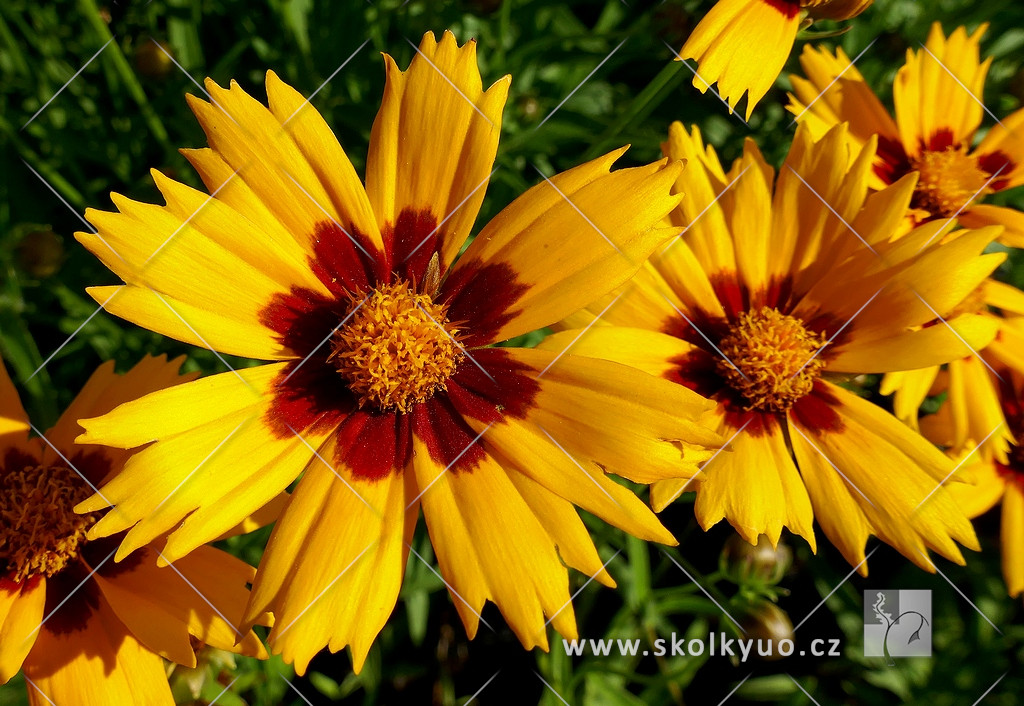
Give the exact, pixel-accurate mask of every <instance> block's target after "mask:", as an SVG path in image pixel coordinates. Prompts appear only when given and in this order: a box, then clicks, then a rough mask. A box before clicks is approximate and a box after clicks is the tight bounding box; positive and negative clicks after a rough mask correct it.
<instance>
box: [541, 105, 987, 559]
mask: <svg viewBox="0 0 1024 706" xmlns="http://www.w3.org/2000/svg"><path fill="white" fill-rule="evenodd" d="M663 148H664V151H665V154H666V155H668V156H670V157H671V158H673V159H676V158H683V159H686V161H687V166H686V169H685V170H684V171H683V173H682V175H681V176H680V181H679V188H680V190H682V191H684V193H686V194H687V198H686V199H684V200H683V202H682V204H681V205H680V207H679V208H678V209H676V210H675V211H673V214H672V216H671V219H672V221H673V222H674V223H676V225H677V226H678V227H679V229H680V231H681V235H680V237H679V238H678V240H676V241H674V242H673V244H671V245H670V246H668V247H666V248H665V249H664V250H663V251H662V252H660V253H659V254H657V255H656V256H654V257H653V258H652V259H651V261H650V264H649V265H647V266H646V267H645V268H644V269H642V270H641V271H640V273H639V274H638V275H637V277H636V279H635V281H634V282H633V283H631V284H629V285H627V286H625V287H623V288H621V290H620V291H619V292H618V293H617V294H616V295H615V296H617V297H618V298H617V299H615V301H614V302H613V303H611V305H610V307H609V309H608V311H607V312H606V313H605V314H604V315H603V316H602V317H601V319H600V321H599V322H597V323H595V324H593V325H592V327H591V328H590V329H589V330H588V331H587V332H586V333H581V332H579V331H575V330H568V331H564V332H562V333H559V334H557V335H555V336H552V337H551V338H549V339H548V340H547V341H545V342H544V343H543V344H542V345H543V346H545V347H547V346H550V347H552V348H554V349H557V347H558V346H559V345H564V342H565V341H566V340H573V339H574V337H576V336H579V341H578V342H577V343H576V344H575V346H576V347H575V350H577V351H578V352H579V353H580V354H583V355H595V356H600V357H604V358H607V359H611V360H615V361H618V362H622V363H626V364H629V365H634V366H636V367H639V368H641V369H643V370H646V371H648V372H650V373H653V374H657V375H661V376H663V377H665V378H667V379H669V380H674V381H675V382H676V383H678V384H679V385H680V386H683V387H687V388H690V389H693V390H696V391H697V392H700V393H701V394H703V395H705V396H707V397H709V398H711V399H713V400H714V401H715V402H716V404H717V409H716V411H715V418H716V420H717V424H718V427H717V428H718V430H719V431H720V432H721V433H722V435H723V436H724V437H726V438H727V439H729V442H728V444H727V447H726V448H727V450H726V451H723V453H721V454H719V455H718V456H716V457H715V459H714V460H713V461H711V462H709V463H708V464H707V465H706V466H703V467H702V469H701V471H700V472H699V473H697V474H694V476H692V477H691V478H690V479H679V480H664V481H659V482H658V483H656V484H655V485H654V488H653V490H652V500H653V502H654V504H655V507H656V509H660V508H663V507H665V506H666V505H667V504H668V503H669V502H671V501H672V500H673V499H674V498H675V497H676V496H678V495H679V494H680V493H681V492H683V491H684V490H692V491H696V494H697V498H696V506H695V511H696V515H697V520H698V521H699V522H700V524H701V525H702V526H703V527H704V528H708V527H710V526H711V525H713V524H715V523H717V522H718V521H720V520H722V519H726V520H728V521H729V522H730V523H731V524H732V525H733V527H735V528H736V530H737V532H739V533H740V534H741V535H742V536H743V537H744V538H745V539H747V540H748V541H749V542H751V543H756V542H757V541H758V538H759V536H760V535H767V537H768V539H769V540H770V541H771V542H772V543H773V544H774V543H776V542H777V541H778V540H779V537H780V534H781V532H782V528H783V527H788V528H789V529H790V530H791V531H793V532H794V533H797V534H800V535H802V536H803V537H805V538H806V539H807V540H808V542H810V543H811V546H812V547H813V546H814V545H815V539H814V532H813V529H812V523H813V520H814V519H815V518H816V519H817V520H818V522H819V524H820V525H821V527H822V529H823V530H824V532H825V534H826V535H827V536H828V538H829V539H830V540H831V541H832V543H833V544H835V545H836V546H837V547H838V548H839V550H840V551H841V552H842V553H843V555H844V556H845V557H846V559H847V560H848V561H849V562H850V563H851V564H853V565H855V566H857V567H858V568H859V569H860V570H861V571H862V572H866V565H865V553H864V546H865V543H866V541H867V539H868V537H869V535H872V534H873V535H877V536H878V537H879V538H881V539H883V540H884V541H886V542H888V543H889V544H891V545H893V546H894V547H895V548H896V549H898V550H899V551H900V552H902V553H903V554H904V555H906V556H907V557H908V558H910V559H911V560H912V561H914V562H916V563H917V564H919V565H920V566H922V567H925V568H930V567H931V563H930V560H929V559H928V557H927V556H926V552H927V551H928V550H929V549H932V550H935V551H937V552H938V553H940V554H942V555H944V556H946V557H949V558H951V559H953V560H956V561H961V562H962V561H963V559H962V557H961V554H960V551H959V549H958V548H957V546H956V544H955V542H960V543H962V544H965V545H966V546H968V547H971V548H975V549H976V548H977V541H976V539H975V537H974V533H973V530H972V529H971V526H970V523H969V522H968V520H967V518H966V517H965V516H964V514H963V513H962V511H960V510H959V509H958V508H957V507H956V505H955V503H953V502H952V501H951V500H950V498H949V497H948V495H947V494H945V493H944V492H942V491H941V490H940V491H937V492H935V493H934V495H933V497H931V499H930V500H929V502H928V503H927V504H925V505H923V506H921V507H920V509H918V507H917V506H918V503H920V502H921V501H922V500H923V499H924V498H925V497H926V496H928V495H929V493H931V492H932V491H933V490H934V489H935V488H936V486H938V485H939V483H940V482H941V481H942V479H943V478H944V477H945V476H946V475H947V474H948V473H949V471H950V470H951V467H952V462H951V461H950V459H949V458H947V457H946V456H944V455H943V454H942V453H941V452H940V451H939V450H938V449H936V448H935V447H934V446H933V445H932V444H931V443H929V442H928V441H926V440H925V439H924V438H922V437H921V436H920V435H919V434H917V433H915V432H913V431H912V430H910V429H908V428H906V427H904V426H903V425H900V424H898V423H897V420H896V419H894V418H893V417H892V416H891V415H890V414H888V413H887V412H885V411H883V410H882V409H880V408H878V407H876V406H875V405H874V404H872V403H870V402H869V401H867V400H866V399H864V398H862V397H860V396H859V395H857V394H856V393H855V392H853V391H851V390H850V389H848V388H847V387H845V386H843V384H842V383H845V382H847V381H848V380H849V379H850V378H852V377H854V376H856V375H858V374H861V373H881V372H888V371H896V370H912V369H916V368H920V367H924V366H928V365H938V364H940V363H943V362H946V361H949V360H953V359H956V358H961V357H964V356H967V355H971V349H972V348H974V349H975V350H976V349H977V347H978V346H983V345H985V344H987V343H988V342H990V341H991V340H992V338H993V336H994V335H995V331H996V325H995V324H994V322H992V321H991V320H990V319H988V318H987V317H984V316H978V315H976V314H974V313H973V312H965V313H958V312H956V311H955V308H956V307H957V305H958V304H959V303H960V302H961V301H962V300H963V299H964V298H965V297H966V296H967V295H968V294H969V293H970V292H971V291H973V290H974V288H976V287H977V286H978V285H979V284H980V283H981V281H982V280H983V279H984V278H985V277H986V276H987V275H988V274H989V273H990V272H991V271H992V270H993V268H995V267H996V266H997V265H998V263H999V262H1000V261H1001V260H1002V259H1003V256H1002V255H998V254H990V255H983V254H981V251H982V249H983V248H984V247H985V245H986V244H987V243H988V242H989V241H991V240H992V239H993V238H994V237H995V236H996V233H997V229H995V228H988V229H983V230H978V231H958V232H957V233H956V234H953V235H944V232H945V231H943V230H942V229H941V228H940V227H939V224H931V225H929V226H926V227H922V228H919V229H917V230H914V231H912V232H911V233H909V234H907V235H905V236H903V237H902V238H895V237H893V234H894V232H895V231H896V230H897V228H896V226H897V225H898V224H899V223H900V219H901V218H902V217H903V213H904V212H905V209H906V206H907V203H908V202H909V200H910V198H911V195H912V193H913V190H914V186H915V180H914V177H913V176H908V177H905V178H904V179H902V180H900V181H899V182H898V183H897V184H895V185H893V186H891V187H888V188H886V189H884V190H883V191H880V192H878V193H876V194H873V195H870V196H869V195H868V190H867V181H868V179H869V175H870V171H871V165H872V161H873V158H874V142H873V141H871V142H869V143H868V144H866V145H865V146H864V147H862V148H860V149H857V150H851V149H850V148H849V143H848V138H847V135H846V129H845V127H844V126H838V127H836V128H833V129H832V130H830V131H829V132H828V133H826V134H825V135H824V136H823V137H822V138H821V140H820V141H817V142H816V141H815V140H814V139H813V138H812V137H811V134H810V131H809V130H808V129H807V128H806V127H800V128H799V129H798V130H797V134H796V136H795V138H794V142H793V145H792V148H791V149H790V152H789V155H788V157H787V159H786V161H785V164H784V165H783V167H782V169H781V170H780V171H779V174H778V176H777V177H776V175H775V173H774V170H773V169H772V168H771V167H770V166H769V165H768V164H766V163H765V161H764V159H763V158H762V156H761V154H760V152H759V151H758V149H757V147H756V146H755V145H754V144H753V143H752V142H750V141H748V142H747V145H746V149H745V150H744V154H743V157H742V158H740V159H738V160H736V162H735V163H734V164H733V165H732V168H731V169H729V170H728V171H726V170H725V169H724V168H723V166H722V165H721V163H720V162H719V160H718V157H717V155H716V154H715V152H714V151H713V150H712V149H711V148H709V147H705V146H704V144H703V143H702V140H701V137H700V133H699V132H698V131H697V129H696V128H694V129H693V131H692V133H687V132H686V130H685V129H684V128H683V126H682V125H681V124H679V123H676V124H674V125H673V126H672V127H671V129H670V132H669V140H668V142H667V143H665V144H664V145H663ZM607 305H608V302H598V303H595V304H594V305H592V306H591V307H590V310H591V311H592V312H596V311H601V310H602V309H603V308H604V307H605V306H607ZM599 307H600V308H599ZM937 316H943V317H946V319H947V320H948V324H949V325H948V326H947V325H946V324H945V323H943V322H941V321H940V322H936V318H937ZM592 322H593V314H590V315H589V317H588V315H583V314H579V315H575V316H573V317H570V319H569V320H568V321H567V322H566V325H570V326H572V325H582V324H590V323H592ZM936 324H937V325H936ZM626 327H632V328H626Z"/></svg>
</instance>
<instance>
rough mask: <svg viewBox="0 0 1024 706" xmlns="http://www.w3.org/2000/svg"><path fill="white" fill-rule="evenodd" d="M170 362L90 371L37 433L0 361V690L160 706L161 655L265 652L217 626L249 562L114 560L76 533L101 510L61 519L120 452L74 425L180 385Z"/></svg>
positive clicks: (241, 586) (230, 609)
mask: <svg viewBox="0 0 1024 706" xmlns="http://www.w3.org/2000/svg"><path fill="white" fill-rule="evenodd" d="M180 363H181V361H180V360H178V361H172V362H167V361H166V360H165V359H164V358H146V359H144V360H143V361H142V362H140V363H139V364H138V365H136V366H135V367H134V368H132V370H131V371H129V372H128V373H126V374H125V375H123V376H120V375H115V374H114V372H113V367H114V366H113V363H108V364H106V365H104V366H102V367H101V368H100V369H98V370H97V371H96V372H95V373H94V374H93V375H92V377H90V378H89V381H88V382H87V383H86V385H85V387H84V388H83V389H82V391H81V393H80V394H79V395H78V397H77V398H76V399H75V401H74V402H73V403H72V404H71V406H70V407H69V408H68V409H67V411H65V413H64V414H63V416H61V418H60V420H59V421H58V422H57V424H56V425H55V426H54V427H53V428H52V429H51V430H49V431H48V432H47V433H46V434H45V436H44V437H43V438H30V437H29V429H30V428H31V427H30V424H29V421H28V418H27V416H26V415H25V411H24V410H23V409H22V407H21V404H20V402H19V400H18V394H17V391H16V390H15V388H14V385H13V384H12V383H11V380H10V378H9V377H8V376H7V371H6V369H5V368H4V366H3V365H0V518H2V520H3V523H2V524H0V636H2V640H0V683H6V682H7V681H8V680H9V679H11V677H13V676H14V675H15V674H17V673H18V671H19V670H21V671H24V673H25V676H26V677H27V678H28V679H29V680H31V684H32V689H30V698H31V699H32V703H40V704H42V703H104V704H115V703H140V702H143V701H145V702H147V703H157V702H160V703H163V702H165V701H170V698H171V695H170V689H169V687H168V685H167V678H166V675H165V671H164V663H163V660H162V659H161V658H166V659H169V660H171V661H173V662H177V663H179V664H183V665H186V666H194V665H195V663H196V657H195V652H194V650H193V647H192V645H193V642H192V641H193V640H197V641H199V642H202V643H207V644H211V645H214V646H217V647H220V648H222V649H227V650H231V651H233V652H239V653H242V654H246V655H250V656H260V657H265V656H266V653H265V651H264V650H263V646H262V645H261V644H260V642H259V640H258V639H257V638H256V636H255V635H254V634H253V633H252V632H251V631H249V632H246V633H241V632H238V631H237V630H236V629H235V627H234V625H232V624H231V623H229V622H227V621H229V620H230V621H240V620H241V617H242V611H243V610H244V608H245V603H246V600H247V599H248V594H249V592H248V590H247V588H246V584H247V583H248V582H250V581H252V579H253V575H254V573H255V572H254V571H253V569H252V568H251V567H249V566H247V565H246V564H245V563H243V562H242V561H240V560H238V559H235V558H234V557H232V556H230V555H228V554H227V553H225V552H222V551H220V550H217V549H214V548H213V547H201V548H199V549H197V550H196V551H195V552H194V553H193V554H191V555H189V557H187V558H185V559H182V560H180V561H178V562H175V564H174V566H173V567H163V568H158V567H157V557H158V556H159V548H157V547H147V548H145V549H143V550H141V551H140V552H138V553H137V554H136V555H135V556H134V557H133V558H132V560H131V561H128V562H124V563H122V564H115V563H114V562H112V561H108V560H109V559H110V558H111V556H112V555H113V551H114V549H115V547H116V541H117V540H116V538H111V539H110V540H106V539H101V540H95V541H94V540H91V539H90V538H89V537H88V530H89V529H90V528H92V527H93V526H94V525H95V524H96V523H97V521H99V520H100V519H101V518H102V517H103V516H104V515H105V514H106V512H105V511H102V510H97V511H94V512H90V513H86V514H76V513H75V512H74V507H75V505H76V504H78V503H79V502H81V501H82V500H84V499H86V498H88V497H89V496H91V495H92V494H93V492H94V491H95V488H96V486H98V485H100V484H101V483H102V482H103V481H104V480H105V479H107V478H109V477H111V476H112V475H114V474H115V473H117V471H118V470H119V469H120V467H121V466H123V465H124V463H125V462H126V460H127V459H128V458H129V457H130V456H131V452H127V451H119V450H115V449H110V448H106V447H99V446H90V445H76V444H75V443H74V441H73V440H74V437H75V436H76V435H77V434H78V433H79V432H80V427H79V426H78V424H77V423H76V420H77V419H78V418H79V417H80V416H92V415H96V414H103V413H106V412H108V411H110V410H111V409H113V408H114V407H116V406H117V405H118V404H120V403H121V402H125V401H127V400H129V399H132V398H133V397H135V396H138V395H144V394H147V393H149V392H153V391H155V390H160V389H164V388H167V387H171V386H174V385H177V384H180V383H183V382H185V381H187V380H189V379H190V378H191V376H179V375H178V373H177V370H178V368H179V366H180Z"/></svg>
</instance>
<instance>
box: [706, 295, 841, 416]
mask: <svg viewBox="0 0 1024 706" xmlns="http://www.w3.org/2000/svg"><path fill="white" fill-rule="evenodd" d="M826 340H827V339H826V338H825V336H824V335H823V334H820V333H815V332H813V331H809V330H807V328H806V327H805V326H804V324H803V322H802V321H800V320H799V319H797V318H795V317H793V316H788V315H786V314H783V313H781V312H780V311H779V310H777V309H773V308H771V307H762V308H761V309H758V310H756V311H745V312H743V313H742V314H740V315H739V317H737V320H736V322H735V323H734V324H733V326H732V328H731V330H730V331H729V333H728V334H727V335H726V336H724V337H723V338H722V339H721V340H720V341H719V349H720V350H721V351H722V353H723V354H724V355H725V358H726V359H723V360H718V361H717V362H716V367H717V371H718V374H719V375H721V376H722V378H724V379H725V381H726V382H727V383H728V384H729V386H730V387H732V388H733V389H734V390H736V391H737V392H738V393H739V394H740V395H741V396H742V397H743V398H744V399H745V400H746V403H747V404H746V406H745V409H746V410H748V411H750V410H758V411H762V412H784V411H785V410H787V409H789V408H790V407H792V406H793V405H794V404H795V403H796V402H797V400H799V399H800V398H801V397H804V396H806V395H808V394H810V392H811V390H812V389H813V388H814V381H815V379H817V378H818V376H819V375H820V374H821V370H822V368H824V367H825V362H824V361H823V360H821V358H820V356H817V355H815V354H816V353H817V352H818V351H819V350H820V349H821V348H822V347H823V346H824V345H825V342H826Z"/></svg>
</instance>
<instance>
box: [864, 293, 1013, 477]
mask: <svg viewBox="0 0 1024 706" xmlns="http://www.w3.org/2000/svg"><path fill="white" fill-rule="evenodd" d="M994 309H995V310H998V311H1000V312H1005V313H1007V314H1012V315H1024V292H1021V291H1020V290H1019V289H1017V288H1016V287H1013V286H1011V285H1008V284H1004V283H1003V282H998V281H996V280H993V279H988V280H985V282H984V283H982V285H981V286H980V287H979V288H978V289H976V290H975V291H974V292H972V293H971V294H970V295H968V297H967V298H966V299H965V300H964V301H963V302H962V303H961V304H960V305H959V306H958V307H957V311H960V312H971V313H974V314H977V315H979V316H984V317H987V318H989V319H990V320H992V321H993V322H995V324H996V325H997V326H998V333H997V334H996V337H995V340H993V341H992V343H990V344H989V345H988V346H986V347H985V348H983V349H982V350H980V351H978V352H977V354H974V353H972V354H969V355H966V356H964V357H963V358H958V359H955V360H951V361H949V363H947V364H946V366H945V370H943V369H942V368H941V367H940V366H932V367H930V368H921V369H919V370H907V371H902V372H896V373H887V374H886V375H885V377H884V378H882V385H881V388H880V391H881V393H882V394H883V395H888V394H892V395H893V412H894V413H895V414H896V416H897V417H899V418H900V419H901V420H902V421H903V422H904V423H905V424H908V425H910V426H911V427H912V428H914V429H921V430H923V431H924V432H925V436H927V437H928V438H930V439H932V440H933V441H936V442H937V443H940V444H941V445H942V446H945V447H947V448H949V449H951V450H952V452H953V453H957V454H960V453H963V452H964V451H965V450H966V449H967V448H968V446H970V447H974V446H977V445H980V448H981V450H982V451H983V452H984V454H985V455H986V456H988V457H991V458H995V459H998V460H1000V461H1003V462H1005V461H1006V459H1007V457H1006V453H1007V451H1008V450H1009V449H1010V444H1012V443H1014V440H1015V437H1014V435H1013V431H1012V429H1011V428H1010V426H1009V425H1008V424H1007V423H1006V419H1005V418H1004V416H1003V411H1002V403H1001V400H1000V393H999V380H998V378H996V377H995V376H993V374H992V371H993V370H995V369H997V367H998V368H1005V369H1009V370H1014V371H1016V372H1017V373H1020V374H1024V354H1022V353H1021V351H1024V338H1022V337H1021V336H1020V335H1019V334H1018V333H1017V331H1016V329H1015V328H1013V326H1012V325H1011V324H1010V323H1009V322H1008V320H1007V319H1005V318H1003V317H1002V316H1000V315H999V314H998V313H997V312H996V311H993V310H994ZM938 392H945V393H946V401H945V402H944V403H943V405H942V407H941V409H940V412H939V413H938V415H930V416H928V417H925V418H924V419H923V420H921V421H922V425H921V426H919V424H918V410H919V409H920V408H921V405H922V404H923V403H924V401H925V398H926V397H928V396H929V395H934V394H937V393H938ZM939 419H941V420H942V424H941V429H942V430H943V431H942V433H941V434H940V433H939V432H938V429H939V427H936V426H935V424H936V422H937V421H938V420H939ZM929 427H932V428H931V429H929Z"/></svg>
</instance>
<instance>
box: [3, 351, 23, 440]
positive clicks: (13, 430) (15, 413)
mask: <svg viewBox="0 0 1024 706" xmlns="http://www.w3.org/2000/svg"><path fill="white" fill-rule="evenodd" d="M28 430H29V421H28V414H26V413H25V408H24V407H22V406H21V400H20V399H19V397H18V390H17V389H16V388H15V387H14V383H13V382H12V381H11V376H10V375H8V373H7V367H6V366H5V365H4V363H3V361H2V360H0V448H6V447H7V446H8V445H13V444H15V443H17V442H24V441H25V440H26V439H27V438H28Z"/></svg>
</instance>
